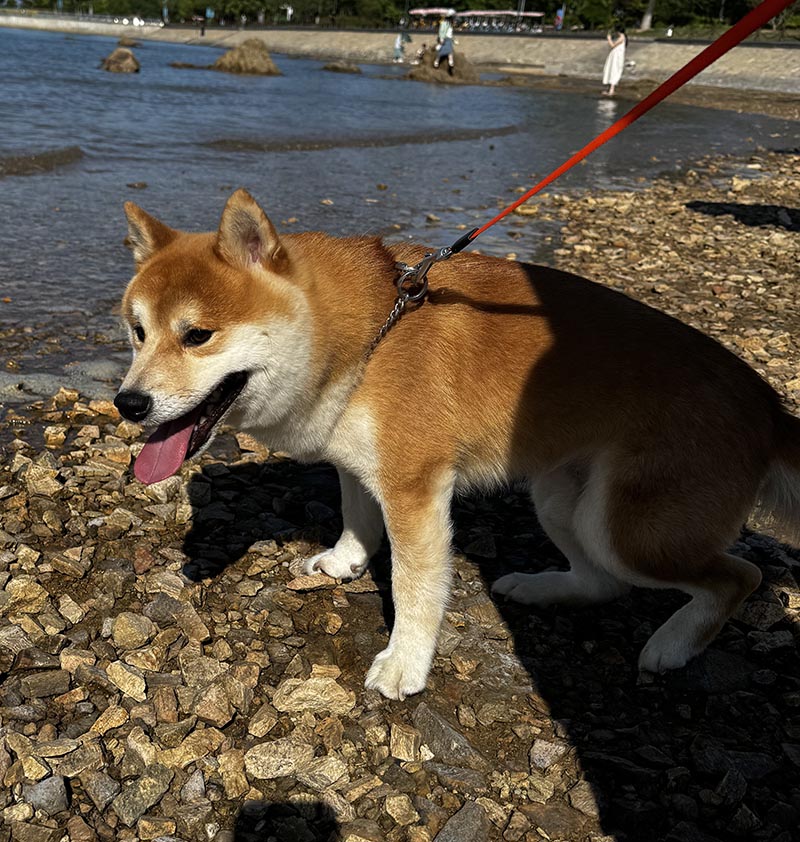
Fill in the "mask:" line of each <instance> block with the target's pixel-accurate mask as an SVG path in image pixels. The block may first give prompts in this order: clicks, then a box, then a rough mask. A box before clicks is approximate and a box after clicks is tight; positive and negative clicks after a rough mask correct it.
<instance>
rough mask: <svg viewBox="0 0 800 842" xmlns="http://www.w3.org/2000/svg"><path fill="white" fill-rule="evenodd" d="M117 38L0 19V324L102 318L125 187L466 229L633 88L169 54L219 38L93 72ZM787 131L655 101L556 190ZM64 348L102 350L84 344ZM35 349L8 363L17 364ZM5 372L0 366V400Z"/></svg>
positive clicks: (341, 219) (537, 249)
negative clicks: (233, 65)
mask: <svg viewBox="0 0 800 842" xmlns="http://www.w3.org/2000/svg"><path fill="white" fill-rule="evenodd" d="M387 39H390V36H389V35H387ZM115 45H116V41H115V39H110V38H97V37H76V36H65V35H63V34H56V33H38V32H24V31H14V30H9V29H2V28H0V79H2V84H0V127H2V129H0V299H1V298H10V299H11V300H10V302H4V303H0V329H2V328H3V327H4V326H8V325H9V324H13V323H16V324H19V323H24V324H30V325H34V324H36V325H37V328H36V329H37V330H41V329H42V327H41V324H42V323H44V324H45V325H51V326H52V327H53V328H54V329H55V330H56V331H57V330H58V326H59V325H60V324H62V323H64V324H66V323H74V322H75V320H78V321H80V322H81V324H85V325H86V326H87V327H88V328H90V329H102V330H111V325H113V318H112V316H111V310H112V307H113V306H114V304H115V303H116V301H117V299H118V298H119V295H120V293H121V290H122V288H123V286H124V284H125V282H126V280H127V279H128V277H129V276H130V271H131V263H130V257H129V255H128V252H127V251H126V249H125V248H124V247H123V246H122V239H123V237H124V235H125V224H124V217H123V214H122V204H123V202H124V201H126V200H129V199H131V200H133V201H135V202H137V203H139V204H141V205H142V206H143V207H144V208H145V209H146V210H148V211H150V212H151V213H154V214H155V215H156V216H159V217H161V218H162V219H164V221H166V222H168V223H169V224H170V225H173V226H175V227H181V228H187V229H190V230H203V229H210V228H214V227H216V224H217V222H218V219H219V214H220V212H221V210H222V207H223V205H224V202H225V199H226V197H227V196H228V194H229V193H230V192H232V190H233V189H235V188H237V187H240V186H244V187H247V188H248V189H249V190H250V191H251V192H252V193H253V195H254V196H255V197H256V198H257V199H258V200H259V201H260V202H261V204H262V206H263V207H264V208H265V209H266V210H267V212H268V213H269V215H270V216H271V217H272V218H273V220H274V221H275V222H276V223H277V224H278V227H279V228H283V229H284V230H308V229H322V230H326V231H329V232H331V233H339V234H356V233H377V234H381V235H385V236H387V237H388V238H390V239H394V240H397V239H402V238H413V239H416V240H420V241H422V242H426V243H429V244H431V245H434V246H437V247H438V246H440V245H446V244H449V243H450V242H452V241H453V240H454V239H455V238H456V237H457V236H459V235H460V233H462V232H460V231H459V230H458V229H457V227H456V226H457V225H458V224H459V223H464V224H466V225H467V226H468V227H473V226H475V225H479V224H481V223H482V222H484V221H486V220H488V219H489V218H491V216H492V215H493V214H494V212H495V208H496V207H498V205H499V204H503V205H504V204H506V203H508V202H509V201H511V200H512V199H513V198H515V194H514V193H513V191H514V188H516V187H518V186H522V185H524V186H530V184H531V183H532V182H533V180H534V178H535V177H536V176H540V177H541V176H543V175H545V174H547V173H548V172H550V170H551V169H552V168H554V167H555V166H557V165H558V164H560V163H562V162H563V160H564V159H565V158H566V157H567V156H568V155H569V154H571V153H572V152H574V151H575V150H577V149H579V148H580V147H581V146H583V145H584V144H585V143H586V142H587V141H588V140H590V139H591V138H592V137H594V136H595V135H596V134H597V133H598V132H599V131H601V130H602V129H604V128H606V127H607V126H608V125H610V124H611V123H612V122H613V121H614V120H615V119H617V118H618V117H619V116H621V115H622V113H624V111H625V110H626V108H627V107H629V105H630V104H629V103H628V104H627V105H626V104H625V103H621V102H609V101H608V100H602V99H600V98H599V97H593V96H580V95H569V96H567V95H563V94H555V93H554V94H549V93H541V92H533V91H526V90H520V89H514V88H489V87H477V86H476V87H458V88H451V87H446V86H442V87H438V86H435V85H424V84H419V83H412V82H406V81H399V80H397V79H391V78H388V79H387V78H379V77H380V75H381V74H395V75H399V73H400V72H401V69H400V68H396V67H390V68H375V67H371V68H370V67H367V68H365V73H364V74H363V75H361V76H355V75H346V74H338V73H330V72H326V71H323V70H322V63H321V62H315V61H308V60H291V59H287V58H284V57H281V56H277V57H276V58H277V63H278V64H279V66H280V67H281V70H282V71H283V73H284V74H285V75H284V76H282V77H279V78H252V77H235V76H230V75H227V74H221V73H214V72H210V71H203V70H186V69H176V68H172V67H170V62H175V61H178V62H192V63H195V64H206V63H211V62H212V61H213V60H214V58H215V57H216V55H217V52H216V50H213V49H209V48H202V47H191V46H186V45H179V44H155V43H147V42H143V43H142V45H141V46H140V47H138V48H137V49H136V54H137V56H138V57H139V60H140V61H141V64H142V70H141V73H139V74H136V75H117V74H111V73H106V72H103V71H101V70H99V69H98V65H99V62H100V60H101V59H102V58H103V57H104V56H106V55H107V54H108V53H109V52H111V50H112V49H113V47H114V46H115ZM387 50H388V47H387ZM790 137H792V138H794V142H795V143H796V141H797V137H796V129H795V128H793V126H792V124H786V123H783V122H781V121H776V120H770V119H768V118H763V117H753V116H751V115H737V114H733V113H731V112H722V111H720V112H714V111H704V110H702V109H696V108H689V107H685V106H671V105H662V106H660V107H659V109H657V110H656V111H655V112H654V113H653V114H651V115H648V116H647V117H645V118H643V119H642V120H641V121H640V122H639V123H637V124H636V125H635V126H633V127H632V128H630V129H628V130H627V131H626V132H625V133H624V135H623V136H621V137H620V138H617V139H615V140H614V141H612V142H611V143H609V144H608V145H607V146H605V147H604V148H603V149H601V150H600V151H599V152H597V153H595V154H594V155H592V156H591V158H590V159H589V162H588V163H587V164H586V165H584V166H580V167H577V168H575V169H574V170H573V171H572V173H570V174H569V175H568V176H566V177H565V178H563V179H561V180H560V181H559V183H558V184H557V185H555V186H554V188H553V189H555V190H557V191H559V192H563V191H564V190H566V189H580V188H587V187H592V186H599V187H612V188H613V187H618V188H628V187H632V186H637V184H639V183H640V181H637V180H640V179H641V178H642V177H644V178H645V179H649V178H651V177H653V176H655V175H658V174H662V173H664V172H665V171H666V172H670V171H678V170H679V169H680V167H681V166H682V165H683V164H686V163H689V162H691V161H692V160H695V159H697V158H698V157H700V156H702V155H704V154H706V153H708V152H713V151H720V152H742V151H746V150H748V149H751V148H753V147H755V146H757V145H764V146H768V147H769V146H776V147H780V146H785V145H786V143H787V142H790V141H789V138H790ZM31 155H34V156H35V157H34V158H33V159H32V160H31V158H30V156H31ZM9 173H12V174H9ZM13 173H22V174H13ZM141 184H145V185H146V188H142V187H135V186H131V185H141ZM379 184H380V185H385V186H386V189H379V187H378V185H379ZM323 199H329V200H331V202H332V204H322V200H323ZM428 214H435V215H436V216H437V217H439V218H440V220H441V221H439V222H430V221H428V220H427V215H428ZM290 219H295V220H296V221H295V222H288V220H290ZM545 233H552V232H551V231H544V230H538V229H537V230H534V228H533V226H530V229H529V231H528V233H526V235H525V238H524V239H522V240H516V241H513V242H512V241H511V240H510V239H509V238H508V236H507V235H506V233H505V231H504V230H503V228H502V227H500V226H498V227H497V229H496V230H495V229H493V231H492V232H491V233H490V234H487V235H484V236H483V237H482V238H481V240H480V248H481V249H482V250H484V251H487V252H493V253H496V254H505V253H506V252H507V251H509V250H510V249H512V248H513V250H514V251H515V252H517V253H518V254H519V255H520V257H521V258H523V259H539V260H546V259H547V249H548V246H546V245H545V243H544V240H543V236H544V234H545ZM1 352H2V349H0V356H2V353H1ZM70 353H71V354H74V355H75V356H76V357H78V358H80V360H82V361H84V362H86V361H88V362H92V360H93V357H96V358H102V360H105V361H107V360H106V358H107V351H105V350H104V349H102V348H100V349H98V348H94V347H93V346H92V345H91V343H88V342H87V343H85V345H84V346H83V347H81V346H79V345H78V346H74V347H71V349H70ZM23 356H24V355H23ZM18 362H19V360H18ZM95 362H97V360H95ZM63 364H65V360H64V359H63V355H62V356H59V355H58V354H50V355H49V356H48V357H47V358H44V359H42V360H41V363H40V365H41V367H42V370H50V371H55V370H58V369H59V367H60V366H62V365H63ZM75 364H76V363H75V362H74V361H73V365H75ZM26 366H27V368H26ZM32 366H34V363H33V362H32V361H30V360H28V361H27V362H26V361H25V360H23V365H22V370H24V371H28V372H29V373H31V371H32ZM34 367H35V366H34ZM2 386H3V381H2V378H0V398H1V397H2Z"/></svg>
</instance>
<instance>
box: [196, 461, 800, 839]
mask: <svg viewBox="0 0 800 842" xmlns="http://www.w3.org/2000/svg"><path fill="white" fill-rule="evenodd" d="M189 494H190V497H191V499H193V500H194V501H195V503H196V507H195V518H194V521H193V525H192V527H191V529H190V531H189V533H188V534H187V536H186V539H185V546H184V550H185V552H186V554H187V556H188V557H189V561H188V563H187V565H186V567H185V570H184V572H185V574H186V575H187V576H188V577H189V578H191V579H193V580H199V579H204V578H208V577H215V576H217V575H218V574H220V573H221V572H222V571H223V570H224V569H225V568H226V567H227V566H228V565H230V564H232V563H234V562H236V561H237V560H238V559H240V558H241V557H242V556H244V555H245V554H246V553H247V552H248V551H250V550H251V548H253V547H255V548H256V549H257V548H258V547H259V546H260V545H259V542H263V541H268V542H276V543H277V545H278V546H279V547H280V545H281V544H282V543H284V542H285V543H286V544H287V545H289V542H292V545H294V544H295V543H296V542H297V541H298V540H303V541H307V542H308V544H309V546H310V547H312V548H313V547H314V546H315V545H317V544H321V545H323V546H332V545H333V544H334V543H335V541H336V539H337V538H338V535H339V532H340V529H341V519H340V515H339V489H338V480H337V476H336V472H335V471H334V470H333V469H332V468H330V467H327V466H319V465H315V466H310V467H309V466H302V465H299V464H297V463H294V462H289V461H283V460H279V459H274V458H270V459H269V460H267V461H266V462H249V463H241V462H240V463H237V464H233V465H231V466H225V465H222V464H219V463H215V464H213V465H210V466H208V467H207V468H206V469H205V470H204V472H203V473H201V474H198V475H195V477H194V478H193V480H192V481H191V483H190V486H189ZM454 522H455V539H454V543H455V547H456V550H457V551H460V552H464V553H465V555H466V562H465V563H464V564H462V565H459V570H461V568H462V567H463V568H469V569H470V570H471V571H473V572H475V571H477V572H478V573H479V574H480V577H481V578H482V579H483V582H484V587H485V588H486V589H487V590H488V588H489V587H490V585H491V583H492V582H493V581H494V580H495V579H497V578H498V577H499V576H501V575H503V574H504V573H508V572H514V571H521V570H528V571H532V572H535V571H537V570H542V569H546V568H548V567H551V566H553V565H557V564H563V563H564V562H563V558H562V557H561V555H560V553H559V551H558V550H557V549H556V548H555V546H554V545H553V544H551V543H550V541H549V540H548V538H547V536H546V535H545V533H544V532H543V531H542V530H541V528H540V527H539V525H538V523H537V521H536V516H535V513H534V511H533V508H532V506H531V504H530V501H529V498H528V496H527V494H523V493H515V492H508V493H506V494H505V495H503V496H502V497H494V498H477V499H468V500H465V501H461V502H457V503H456V504H455V505H454ZM737 552H739V553H740V554H743V555H745V556H746V557H748V558H750V559H751V560H752V561H755V562H756V563H758V564H759V566H760V567H761V568H762V570H763V571H764V574H765V583H764V584H763V585H762V587H761V589H760V590H759V592H757V593H756V594H755V595H754V596H753V597H751V599H750V601H749V603H748V605H749V607H748V609H747V611H748V614H747V617H746V618H745V619H744V620H736V619H734V620H732V621H730V622H729V623H728V624H727V625H726V626H725V628H724V629H723V631H722V633H721V634H720V636H719V637H718V638H717V640H716V641H714V643H713V644H712V645H711V647H710V649H709V650H708V651H707V653H706V654H705V655H703V656H701V657H700V658H698V659H696V660H695V661H694V662H692V663H691V664H690V666H689V667H688V668H687V669H685V670H679V671H677V672H675V673H671V674H668V675H666V676H664V677H657V678H651V679H649V680H643V679H642V678H641V677H640V676H639V674H638V671H637V668H636V662H637V657H638V653H639V651H640V649H641V647H642V645H643V643H644V642H645V641H646V639H647V638H648V637H649V635H650V634H651V633H652V631H653V630H654V629H655V628H656V627H657V626H658V625H660V624H661V623H662V622H663V621H665V620H666V619H667V617H669V616H670V615H671V614H672V613H673V612H674V611H675V610H676V608H677V607H679V606H680V604H682V602H683V601H684V600H685V596H683V595H681V594H679V593H677V592H672V591H667V592H665V591H659V592H654V591H638V590H635V591H634V592H633V593H632V594H631V595H630V596H628V597H625V598H623V599H620V600H618V601H616V602H614V603H610V604H608V605H604V606H599V607H593V608H587V609H581V610H578V609H567V608H554V609H548V610H545V611H543V610H528V609H526V608H523V607H520V606H517V605H514V604H511V603H502V602H501V603H498V605H497V607H498V609H499V611H500V613H501V615H502V618H503V620H504V621H505V624H506V625H507V628H508V630H509V632H510V634H511V638H512V640H513V646H514V650H515V653H516V655H517V657H518V659H519V661H520V662H521V663H522V665H523V666H524V668H525V670H526V671H527V673H528V675H529V676H530V680H531V683H532V685H533V687H534V690H535V692H534V695H535V696H537V697H539V698H540V699H541V700H542V705H543V709H544V711H546V713H545V716H546V717H547V718H549V720H550V721H551V722H552V723H554V724H555V728H554V733H555V737H553V736H552V734H551V735H550V736H549V737H548V739H556V740H559V741H563V742H564V743H566V744H569V745H571V746H572V747H573V750H574V751H575V752H576V753H577V763H576V764H574V768H577V769H578V770H580V778H581V781H578V782H577V783H579V787H578V788H577V789H574V790H573V791H572V792H570V793H568V795H567V798H566V799H565V800H566V803H563V802H562V803H559V804H556V801H557V799H555V800H554V801H553V802H552V803H551V804H545V805H540V806H537V810H536V813H535V816H536V822H537V823H538V826H539V827H542V828H543V829H544V830H545V831H546V832H547V833H548V835H550V836H551V837H552V838H559V839H569V840H577V839H583V838H584V836H585V835H586V832H587V831H588V830H590V829H591V826H594V827H595V828H596V825H597V821H599V824H600V826H601V828H602V831H603V832H604V833H606V834H614V835H615V837H616V838H618V839H622V838H625V839H628V840H647V842H651V841H652V842H658V840H668V842H692V840H698V842H710V841H711V840H714V839H731V840H733V839H737V840H741V839H745V838H748V839H762V838H763V839H765V840H767V839H768V840H775V841H776V842H790V840H791V839H792V838H794V837H793V836H792V833H793V832H794V831H793V830H792V828H796V826H797V821H798V816H800V790H799V789H798V782H799V781H800V772H799V770H798V764H800V746H798V745H796V744H797V743H800V715H798V713H799V712H800V658H798V654H797V650H796V646H794V645H792V643H791V636H790V637H789V638H788V639H787V638H786V632H787V631H790V632H793V629H794V626H793V622H794V619H793V618H792V616H791V613H790V612H786V611H785V610H784V608H783V606H782V605H780V603H779V601H778V597H777V596H776V594H778V593H779V592H780V585H781V582H783V583H784V584H785V583H786V577H787V576H788V577H789V578H790V579H791V578H792V567H793V566H795V565H798V566H800V553H798V552H797V551H794V550H791V549H789V548H788V547H785V546H783V545H781V544H779V543H778V542H776V541H774V540H772V539H770V538H767V537H765V536H762V535H759V534H756V533H751V532H743V534H742V539H741V545H740V546H739V547H737ZM795 569H797V568H795ZM373 575H374V577H375V579H376V581H377V582H378V583H379V585H380V593H381V597H382V600H383V614H384V616H383V618H376V620H375V623H374V626H373V627H374V628H376V629H378V630H379V631H382V632H383V634H385V633H386V632H387V629H388V628H390V627H391V624H392V619H393V618H392V616H391V598H390V594H389V587H388V582H389V570H388V551H387V548H386V547H385V546H384V547H383V548H382V550H381V551H380V553H379V554H378V556H377V558H376V560H375V562H374V564H373ZM369 606H370V610H371V611H373V612H374V613H376V614H377V613H378V612H379V611H380V602H378V601H373V602H371V603H369ZM451 607H452V609H453V610H454V611H458V610H459V599H458V598H457V599H456V600H455V601H454V603H453V604H452V606H451ZM347 610H348V609H343V611H345V612H346V611H347ZM784 615H785V616H784ZM382 623H383V624H385V627H386V628H380V627H381V625H382ZM767 629H768V630H767ZM377 637H380V635H377ZM383 639H384V640H385V637H384V638H383ZM754 640H755V641H756V645H753V641H754ZM787 643H788V645H787ZM372 645H374V646H375V647H376V648H375V651H374V652H364V653H363V656H361V657H362V661H361V663H360V664H359V666H363V667H364V668H366V665H368V663H369V659H370V658H371V657H372V656H373V655H374V654H376V653H377V651H378V649H379V648H380V646H381V645H382V642H381V641H380V640H377V639H376V640H373V641H372ZM437 668H441V662H439V664H438V666H437V663H435V664H434V670H433V676H432V681H431V682H430V683H429V688H431V687H432V688H433V689H429V691H428V698H427V701H428V702H429V703H430V704H431V705H436V704H438V700H437V698H436V689H437V687H438V686H439V684H440V683H441V681H440V679H439V678H437V676H436V671H437ZM486 668H487V669H488V668H490V665H486ZM479 672H480V669H479ZM361 677H362V676H361V675H359V676H358V678H359V680H360V679H361ZM475 681H476V682H480V675H478V674H476V677H475ZM465 686H466V687H467V688H468V687H469V685H465ZM477 697H478V698H479V697H480V691H479V692H478V694H477ZM420 698H423V699H424V698H425V697H424V696H423V697H420ZM419 700H420V699H419V698H412V699H409V700H408V701H407V702H405V703H395V704H405V705H407V706H409V709H410V710H413V709H414V708H415V707H416V705H417V704H418V703H419ZM453 707H454V705H452V704H449V707H448V706H444V707H441V706H440V708H441V711H442V712H443V713H445V714H447V715H449V716H450V718H451V721H453V722H454V723H455V719H454V717H453ZM457 727H458V726H457ZM481 727H482V726H481V725H478V727H477V729H475V730H472V731H470V732H468V733H469V737H470V739H474V740H475V741H476V743H477V741H478V740H479V737H478V736H477V734H478V731H479V730H480V729H481ZM506 730H508V729H506ZM509 735H510V736H512V738H514V739H516V738H515V737H513V735H511V732H510V731H509V734H508V735H507V736H509ZM543 736H547V735H544V734H543ZM575 783H576V781H575V780H574V779H573V780H570V781H567V782H566V784H565V782H564V781H563V776H562V785H566V786H567V787H572V786H573V785H574V784H575ZM587 791H588V792H589V797H588V798H587ZM578 794H579V795H578ZM567 804H570V805H571V806H567ZM595 813H596V820H595V821H594V822H593V820H592V818H591V817H592V816H593V815H594V814H595ZM240 838H241V840H242V842H249V840H250V839H251V838H259V839H260V837H257V836H256V837H252V834H251V835H249V836H248V835H243V834H240V836H237V837H236V839H237V842H239V839H240ZM279 838H280V837H279ZM287 838H288V837H287ZM309 838H311V837H309ZM315 838H318V839H327V836H322V835H320V836H317V837H315Z"/></svg>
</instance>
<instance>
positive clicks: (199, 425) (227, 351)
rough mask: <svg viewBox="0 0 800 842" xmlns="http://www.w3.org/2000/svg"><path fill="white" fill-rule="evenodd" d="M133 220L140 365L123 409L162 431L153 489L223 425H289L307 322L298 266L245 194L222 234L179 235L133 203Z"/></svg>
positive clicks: (127, 315) (148, 458)
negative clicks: (229, 421)
mask: <svg viewBox="0 0 800 842" xmlns="http://www.w3.org/2000/svg"><path fill="white" fill-rule="evenodd" d="M125 213H126V214H127V217H128V237H127V240H126V243H127V244H128V246H129V247H130V248H131V250H132V252H133V256H134V260H135V262H136V274H135V275H134V277H133V280H132V281H131V282H130V284H129V286H128V288H127V290H126V292H125V295H124V298H123V303H122V313H123V318H124V320H125V322H126V324H127V327H128V331H129V335H130V341H131V344H132V346H133V362H132V364H131V367H130V370H129V371H128V374H127V376H126V377H125V379H124V381H123V383H122V386H121V388H120V391H119V393H118V394H117V396H116V398H115V400H114V403H115V404H116V406H117V408H118V409H119V411H120V413H121V414H122V415H123V417H124V418H127V419H129V420H131V421H138V422H141V423H143V424H145V425H146V426H147V427H156V430H155V432H154V433H153V435H152V436H151V437H150V439H149V440H148V442H147V444H146V445H145V447H144V449H143V450H142V452H141V454H140V455H139V458H138V459H137V461H136V466H135V473H136V476H137V477H138V478H139V479H140V480H141V481H142V482H146V483H152V482H158V481H159V480H162V479H165V478H166V477H168V476H171V475H172V474H174V473H175V472H176V471H177V470H178V469H179V468H180V466H181V464H182V462H183V461H184V459H186V458H189V457H190V456H193V455H195V454H197V453H200V452H201V451H202V450H203V449H204V448H205V447H206V446H207V445H208V443H209V442H210V441H211V439H212V438H213V435H214V431H215V429H216V428H217V427H218V425H219V423H220V422H221V421H222V420H223V418H225V417H227V416H229V415H233V416H234V417H235V419H236V420H237V422H238V423H239V424H240V425H242V426H245V427H246V426H247V423H248V416H253V418H255V417H256V416H257V417H258V419H259V421H260V423H261V424H262V425H263V424H267V425H268V424H269V423H270V422H275V421H277V420H279V419H280V418H281V417H283V416H284V415H285V413H286V412H287V410H288V408H289V406H291V404H292V403H293V401H294V399H295V398H296V396H297V394H298V392H299V391H300V390H301V389H302V374H303V372H304V371H305V370H306V368H307V363H308V358H309V354H310V336H309V330H308V329H304V328H307V327H308V325H307V322H308V312H307V308H306V306H305V296H304V293H303V290H302V288H301V284H298V282H297V273H296V271H295V268H296V267H295V266H294V265H293V263H294V261H293V260H292V259H291V257H290V255H289V253H288V252H287V249H286V248H285V245H284V243H283V242H282V241H281V239H280V238H279V236H278V234H277V232H276V230H275V227H274V226H273V225H272V223H271V222H270V221H269V219H268V218H267V216H266V215H265V213H264V211H263V210H261V208H260V207H259V206H258V204H256V202H255V201H254V200H253V198H252V197H251V196H250V194H249V193H247V192H246V191H245V190H238V191H237V192H236V193H234V194H233V196H231V198H230V199H229V200H228V203H227V204H226V206H225V209H224V211H223V214H222V219H221V221H220V225H219V230H218V231H217V232H215V233H209V234H188V233H183V232H180V231H176V230H174V229H172V228H169V227H168V226H166V225H164V224H163V223H161V222H159V221H158V220H157V219H154V218H153V217H152V216H150V215H148V214H147V213H145V212H144V211H143V210H142V209H141V208H139V207H137V206H136V205H134V204H132V203H130V202H129V203H127V204H126V205H125ZM250 420H252V419H250Z"/></svg>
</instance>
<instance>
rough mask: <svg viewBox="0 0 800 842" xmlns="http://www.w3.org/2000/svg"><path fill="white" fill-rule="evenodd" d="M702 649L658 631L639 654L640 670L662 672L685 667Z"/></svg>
mask: <svg viewBox="0 0 800 842" xmlns="http://www.w3.org/2000/svg"><path fill="white" fill-rule="evenodd" d="M700 652H702V649H696V648H695V647H693V646H691V645H690V644H689V643H687V642H686V641H683V640H675V639H674V638H672V637H668V636H667V635H660V636H659V633H658V632H656V633H655V634H654V635H653V636H652V637H651V638H650V640H648V641H647V643H646V644H645V647H644V649H642V652H641V654H640V655H639V670H640V671H642V672H655V673H661V672H666V671H667V670H676V669H680V668H681V667H685V666H686V664H688V663H689V661H691V660H692V658H694V657H695V655H699V654H700Z"/></svg>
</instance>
